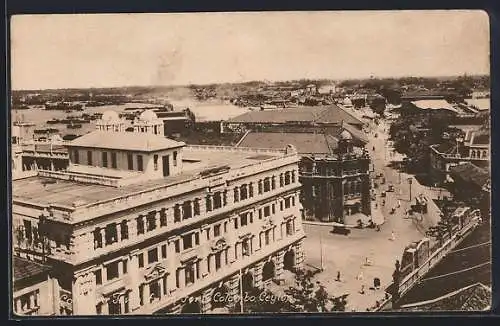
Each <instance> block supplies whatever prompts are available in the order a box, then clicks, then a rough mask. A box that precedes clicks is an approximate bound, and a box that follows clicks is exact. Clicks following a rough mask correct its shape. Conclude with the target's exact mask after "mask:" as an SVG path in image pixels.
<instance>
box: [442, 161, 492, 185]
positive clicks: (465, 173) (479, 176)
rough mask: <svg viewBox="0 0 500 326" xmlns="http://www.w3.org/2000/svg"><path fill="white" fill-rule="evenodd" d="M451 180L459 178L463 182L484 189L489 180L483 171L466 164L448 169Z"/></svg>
mask: <svg viewBox="0 0 500 326" xmlns="http://www.w3.org/2000/svg"><path fill="white" fill-rule="evenodd" d="M450 175H451V177H452V178H460V179H462V180H463V181H465V182H469V183H472V184H475V185H477V186H479V187H481V188H482V187H484V186H485V185H486V184H487V183H488V182H489V180H490V174H489V173H488V171H486V170H485V169H482V168H480V167H477V166H475V165H474V164H472V163H470V162H467V163H463V164H459V165H457V166H454V167H452V168H450Z"/></svg>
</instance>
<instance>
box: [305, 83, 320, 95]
mask: <svg viewBox="0 0 500 326" xmlns="http://www.w3.org/2000/svg"><path fill="white" fill-rule="evenodd" d="M317 93H318V88H317V86H316V85H314V84H309V85H307V86H306V87H305V95H316V94H317Z"/></svg>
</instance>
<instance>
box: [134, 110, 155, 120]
mask: <svg viewBox="0 0 500 326" xmlns="http://www.w3.org/2000/svg"><path fill="white" fill-rule="evenodd" d="M139 120H142V121H155V120H158V116H157V115H156V113H154V111H153V110H145V111H144V112H142V113H141V115H140V116H139Z"/></svg>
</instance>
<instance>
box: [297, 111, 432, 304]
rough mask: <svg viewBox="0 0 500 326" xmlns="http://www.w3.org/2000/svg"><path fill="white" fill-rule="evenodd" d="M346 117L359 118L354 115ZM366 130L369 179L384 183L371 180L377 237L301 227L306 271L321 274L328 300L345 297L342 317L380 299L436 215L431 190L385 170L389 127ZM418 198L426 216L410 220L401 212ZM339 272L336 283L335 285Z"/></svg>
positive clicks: (372, 233)
mask: <svg viewBox="0 0 500 326" xmlns="http://www.w3.org/2000/svg"><path fill="white" fill-rule="evenodd" d="M348 111H349V112H351V113H353V114H354V115H359V113H357V112H356V110H348ZM352 111H354V112H352ZM358 118H361V117H359V116H358ZM363 120H364V119H363ZM370 127H371V131H370V134H369V135H368V139H369V143H368V144H367V145H366V148H367V149H368V150H369V151H370V155H371V157H372V163H373V166H374V172H373V173H374V176H375V175H378V174H379V173H382V174H383V178H385V183H384V184H382V183H381V178H378V179H375V180H374V182H375V183H377V184H378V187H377V188H376V189H374V191H375V194H376V200H375V201H372V216H373V219H374V221H375V223H377V224H380V225H381V229H380V231H376V230H375V229H370V228H365V229H356V228H353V229H351V233H350V234H349V235H347V236H344V235H338V234H333V233H331V232H330V231H331V227H328V226H321V225H304V229H305V233H306V234H307V238H306V240H305V244H304V247H305V248H304V249H305V254H306V261H305V263H306V265H307V266H306V267H312V268H319V269H320V268H323V272H321V273H319V274H317V276H316V281H319V282H320V283H321V284H322V285H324V286H325V287H326V289H327V291H328V293H329V294H330V295H332V296H338V295H342V294H346V293H349V297H348V308H347V311H366V310H367V308H371V307H373V306H374V305H375V302H376V301H377V300H378V301H381V300H382V299H383V298H384V296H385V292H384V289H385V287H387V286H388V285H389V284H390V283H391V282H392V273H393V271H394V265H395V262H396V260H401V256H402V254H403V250H404V249H405V247H406V246H407V245H409V244H410V243H411V242H413V241H419V240H420V239H422V238H423V237H425V230H426V229H427V228H428V227H429V226H431V225H435V224H436V223H437V222H438V220H439V215H440V211H439V208H438V207H437V206H436V205H435V203H434V202H433V201H432V199H433V198H437V194H436V190H432V189H430V188H428V187H425V186H422V185H420V184H419V183H418V181H417V180H416V179H415V178H414V177H412V176H411V175H408V174H406V173H403V172H401V173H399V172H398V171H397V170H395V169H393V168H392V167H390V166H389V163H390V158H391V157H392V156H393V153H392V152H391V151H390V149H388V148H387V140H388V138H389V135H388V131H389V126H388V125H387V124H385V123H384V122H382V123H380V124H379V125H376V124H375V123H373V122H370ZM373 149H374V150H373ZM410 178H411V180H412V181H411V184H410V182H409V181H408V180H409V179H410ZM389 184H392V185H393V186H394V191H393V192H386V197H385V198H383V197H382V196H381V193H382V192H383V191H386V190H387V189H388V185H389ZM410 192H411V201H410ZM420 194H423V195H424V196H426V197H427V199H428V213H427V214H423V215H421V214H417V213H416V214H414V215H413V216H412V217H411V216H409V215H407V214H406V212H407V211H408V210H409V209H410V205H411V204H412V202H413V203H414V202H415V196H417V195H420ZM384 202H385V204H384ZM392 209H394V213H393V214H391V213H390V211H391V210H392ZM338 272H340V275H341V277H340V281H336V277H337V273H338ZM374 278H379V279H380V281H381V287H380V288H379V289H374V288H373V286H374V284H373V282H374Z"/></svg>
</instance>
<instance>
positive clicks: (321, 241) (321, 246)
mask: <svg viewBox="0 0 500 326" xmlns="http://www.w3.org/2000/svg"><path fill="white" fill-rule="evenodd" d="M319 247H320V249H319V250H320V258H321V267H320V269H321V271H323V270H324V268H323V236H322V235H321V232H320V233H319Z"/></svg>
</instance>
